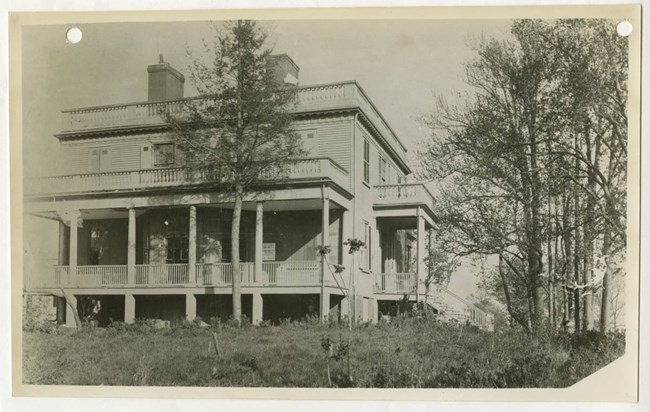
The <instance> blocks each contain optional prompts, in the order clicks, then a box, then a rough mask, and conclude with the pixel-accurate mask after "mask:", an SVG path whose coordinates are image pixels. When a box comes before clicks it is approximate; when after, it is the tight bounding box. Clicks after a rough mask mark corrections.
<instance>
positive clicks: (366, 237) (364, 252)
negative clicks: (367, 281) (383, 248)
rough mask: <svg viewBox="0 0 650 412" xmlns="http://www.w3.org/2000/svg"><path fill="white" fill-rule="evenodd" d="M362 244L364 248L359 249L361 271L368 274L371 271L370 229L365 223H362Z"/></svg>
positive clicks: (368, 224)
mask: <svg viewBox="0 0 650 412" xmlns="http://www.w3.org/2000/svg"><path fill="white" fill-rule="evenodd" d="M363 242H364V243H365V244H366V246H365V247H364V248H362V249H361V269H362V270H365V271H368V272H369V271H371V270H372V228H371V227H370V223H368V222H366V221H364V222H363Z"/></svg>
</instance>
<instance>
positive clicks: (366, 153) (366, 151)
mask: <svg viewBox="0 0 650 412" xmlns="http://www.w3.org/2000/svg"><path fill="white" fill-rule="evenodd" d="M363 181H364V182H366V183H370V143H368V141H367V140H364V141H363Z"/></svg>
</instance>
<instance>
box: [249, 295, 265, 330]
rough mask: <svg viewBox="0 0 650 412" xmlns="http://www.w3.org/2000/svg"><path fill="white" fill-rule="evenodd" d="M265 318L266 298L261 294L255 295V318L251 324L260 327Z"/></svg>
mask: <svg viewBox="0 0 650 412" xmlns="http://www.w3.org/2000/svg"><path fill="white" fill-rule="evenodd" d="M263 318H264V298H262V294H261V293H259V292H255V293H253V318H252V319H251V323H252V324H253V325H259V324H260V323H261V322H262V320H263Z"/></svg>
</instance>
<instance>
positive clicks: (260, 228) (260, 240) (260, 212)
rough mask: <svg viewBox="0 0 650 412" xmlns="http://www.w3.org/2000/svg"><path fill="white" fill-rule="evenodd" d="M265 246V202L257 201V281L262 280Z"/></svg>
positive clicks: (255, 270) (255, 271) (255, 269)
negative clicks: (263, 250)
mask: <svg viewBox="0 0 650 412" xmlns="http://www.w3.org/2000/svg"><path fill="white" fill-rule="evenodd" d="M263 247H264V203H262V202H257V204H256V207H255V267H254V273H255V282H261V281H262V260H263V257H264V255H263V254H262V249H263ZM260 299H261V297H260ZM260 316H261V315H260Z"/></svg>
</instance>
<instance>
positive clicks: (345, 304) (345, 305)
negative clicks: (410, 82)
mask: <svg viewBox="0 0 650 412" xmlns="http://www.w3.org/2000/svg"><path fill="white" fill-rule="evenodd" d="M339 313H340V314H341V320H343V318H344V317H346V316H350V298H349V297H348V298H346V297H344V298H343V299H341V302H340V303H339Z"/></svg>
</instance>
